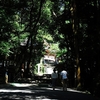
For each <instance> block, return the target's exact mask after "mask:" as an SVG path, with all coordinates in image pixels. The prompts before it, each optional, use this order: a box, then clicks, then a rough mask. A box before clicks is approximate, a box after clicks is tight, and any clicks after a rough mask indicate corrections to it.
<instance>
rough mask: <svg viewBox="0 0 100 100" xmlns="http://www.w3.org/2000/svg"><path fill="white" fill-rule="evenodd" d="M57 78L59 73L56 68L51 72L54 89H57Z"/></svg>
mask: <svg viewBox="0 0 100 100" xmlns="http://www.w3.org/2000/svg"><path fill="white" fill-rule="evenodd" d="M57 78H58V74H57V73H56V70H55V69H54V70H53V73H52V74H51V79H52V87H53V90H55V87H56V81H57Z"/></svg>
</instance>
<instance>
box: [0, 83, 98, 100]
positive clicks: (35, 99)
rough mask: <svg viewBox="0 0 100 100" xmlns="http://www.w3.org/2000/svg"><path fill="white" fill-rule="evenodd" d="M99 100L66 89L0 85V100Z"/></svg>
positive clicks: (31, 85)
mask: <svg viewBox="0 0 100 100" xmlns="http://www.w3.org/2000/svg"><path fill="white" fill-rule="evenodd" d="M43 99H46V100H51V99H55V100H100V99H99V98H98V99H97V98H96V97H94V96H92V95H90V94H86V93H81V92H79V91H75V90H72V89H69V88H68V91H62V89H61V88H57V89H56V90H55V91H53V90H52V88H51V87H39V86H37V85H36V84H18V83H12V84H7V85H0V100H43Z"/></svg>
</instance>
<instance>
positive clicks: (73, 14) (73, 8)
mask: <svg viewBox="0 0 100 100" xmlns="http://www.w3.org/2000/svg"><path fill="white" fill-rule="evenodd" d="M70 11H71V17H72V30H73V34H74V49H75V57H76V58H75V62H76V72H75V73H76V82H75V83H76V86H77V87H80V86H81V81H80V79H81V77H80V73H81V70H80V65H79V50H78V39H77V35H78V33H77V26H78V25H77V17H76V1H75V0H72V3H71V9H70Z"/></svg>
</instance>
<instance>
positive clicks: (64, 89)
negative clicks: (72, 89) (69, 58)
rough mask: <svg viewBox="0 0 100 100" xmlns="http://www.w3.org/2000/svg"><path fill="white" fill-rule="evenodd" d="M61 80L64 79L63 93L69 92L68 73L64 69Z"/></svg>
mask: <svg viewBox="0 0 100 100" xmlns="http://www.w3.org/2000/svg"><path fill="white" fill-rule="evenodd" d="M60 75H61V79H62V86H63V91H67V79H68V77H67V71H66V70H65V69H63V70H62V71H61V73H60Z"/></svg>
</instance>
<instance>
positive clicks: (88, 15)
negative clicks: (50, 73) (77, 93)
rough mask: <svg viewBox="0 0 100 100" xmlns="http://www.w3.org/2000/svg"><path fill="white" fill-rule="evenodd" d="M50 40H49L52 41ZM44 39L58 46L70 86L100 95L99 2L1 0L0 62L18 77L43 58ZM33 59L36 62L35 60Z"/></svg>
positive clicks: (93, 0) (83, 0) (91, 0)
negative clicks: (9, 67) (9, 65)
mask: <svg viewBox="0 0 100 100" xmlns="http://www.w3.org/2000/svg"><path fill="white" fill-rule="evenodd" d="M51 37H52V39H51ZM44 40H46V41H48V42H49V43H58V44H59V48H60V51H59V52H56V51H55V52H53V53H56V55H57V56H58V57H59V58H61V60H62V62H63V63H65V65H66V66H67V69H68V71H69V83H70V87H77V88H78V89H83V90H84V89H85V90H88V91H90V92H91V93H93V94H95V95H98V96H99V93H100V57H99V56H100V1H99V0H0V61H3V63H4V64H3V67H5V68H6V67H7V66H8V63H7V61H11V63H12V65H13V67H14V70H13V71H14V73H16V75H17V74H18V71H19V70H20V69H21V66H22V64H23V63H25V62H26V61H27V62H28V63H27V71H29V67H28V66H30V63H32V65H33V69H34V65H35V64H36V63H37V62H38V61H39V59H40V58H41V57H42V56H43V55H44V53H45V49H44ZM34 58H35V59H34Z"/></svg>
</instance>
